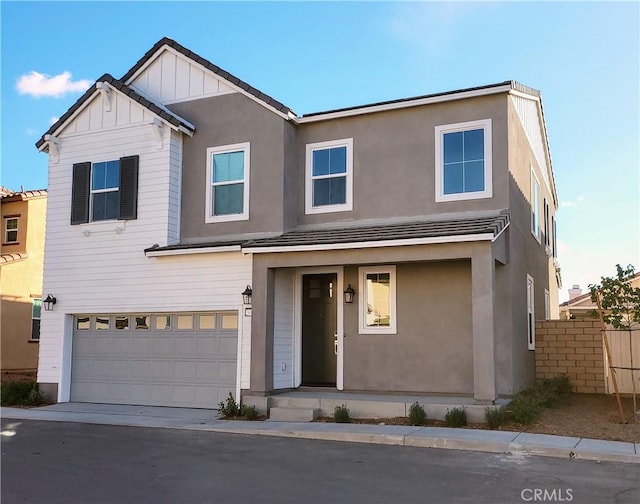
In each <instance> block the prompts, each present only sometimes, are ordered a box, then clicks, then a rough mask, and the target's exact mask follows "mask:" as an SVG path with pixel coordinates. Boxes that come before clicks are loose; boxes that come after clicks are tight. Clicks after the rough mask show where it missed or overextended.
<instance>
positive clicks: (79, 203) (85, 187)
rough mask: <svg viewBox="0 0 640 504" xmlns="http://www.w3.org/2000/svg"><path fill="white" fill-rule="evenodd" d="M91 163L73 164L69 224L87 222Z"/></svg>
mask: <svg viewBox="0 0 640 504" xmlns="http://www.w3.org/2000/svg"><path fill="white" fill-rule="evenodd" d="M90 174H91V163H77V164H74V165H73V187H72V189H71V224H72V225H75V224H85V223H87V222H89V188H90V180H91V177H90Z"/></svg>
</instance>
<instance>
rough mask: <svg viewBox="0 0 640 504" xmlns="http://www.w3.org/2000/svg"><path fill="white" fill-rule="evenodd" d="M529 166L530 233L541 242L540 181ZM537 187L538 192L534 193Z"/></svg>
mask: <svg viewBox="0 0 640 504" xmlns="http://www.w3.org/2000/svg"><path fill="white" fill-rule="evenodd" d="M530 168H531V194H530V196H531V201H530V203H531V234H532V235H533V236H534V238H535V239H536V240H537V241H538V243H542V241H541V240H542V239H541V237H540V235H541V230H540V181H539V180H538V177H536V174H535V173H534V171H533V166H531V167H530ZM536 187H537V188H538V194H536V191H535V188H536Z"/></svg>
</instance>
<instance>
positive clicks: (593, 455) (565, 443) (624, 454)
mask: <svg viewBox="0 0 640 504" xmlns="http://www.w3.org/2000/svg"><path fill="white" fill-rule="evenodd" d="M0 417H2V418H3V419H15V420H43V421H55V422H80V423H92V424H103V425H123V426H131V427H161V428H165V429H185V430H199V431H207V432H222V433H226V434H245V435H247V434H248V435H259V436H281V437H295V438H302V439H322V440H330V441H346V442H355V443H374V444H387V445H400V446H414V447H422V448H448V449H457V450H471V451H482V452H492V453H513V454H528V455H542V456H547V457H563V458H575V459H583V460H599V461H610V462H628V463H636V464H640V442H638V443H628V442H620V441H603V440H597V439H581V438H574V437H563V436H549V435H544V434H528V433H524V432H510V431H490V430H480V429H452V428H442V427H410V426H401V425H371V424H336V423H321V422H311V423H307V422H273V421H264V422H247V421H230V420H220V419H218V412H217V411H216V410H203V409H189V408H162V407H150V406H120V405H111V404H88V403H59V404H54V405H51V406H44V407H41V408H31V409H22V408H4V407H3V408H1V409H0Z"/></svg>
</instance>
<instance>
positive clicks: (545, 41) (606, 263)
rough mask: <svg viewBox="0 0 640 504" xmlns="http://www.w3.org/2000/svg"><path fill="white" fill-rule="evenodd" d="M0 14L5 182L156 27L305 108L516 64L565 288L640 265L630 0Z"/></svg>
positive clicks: (639, 9) (201, 5) (507, 70)
mask: <svg viewBox="0 0 640 504" xmlns="http://www.w3.org/2000/svg"><path fill="white" fill-rule="evenodd" d="M0 16H1V18H0V23H1V26H0V28H1V44H2V46H1V65H2V68H1V69H2V78H1V86H2V89H1V99H2V102H1V113H2V117H1V118H2V121H1V128H2V132H1V140H2V145H1V147H2V153H1V172H0V183H1V184H2V185H4V186H6V187H9V188H10V189H13V190H18V189H20V186H21V185H24V187H25V188H26V189H36V188H44V187H46V186H47V157H46V155H44V154H40V153H38V152H37V151H36V148H35V147H34V143H35V142H36V141H37V140H38V138H39V137H40V136H41V135H42V134H43V133H44V132H45V131H46V130H47V129H48V128H49V126H50V123H51V121H52V120H54V118H57V117H59V116H61V115H62V114H63V113H64V112H65V111H66V110H67V109H68V108H69V107H70V106H71V105H72V104H73V103H74V102H75V100H76V99H77V98H78V97H79V96H80V95H81V94H82V89H83V88H84V87H86V86H87V85H89V84H90V83H93V81H94V80H95V79H97V78H98V77H99V76H100V75H102V74H103V73H110V74H112V75H113V76H114V77H121V76H122V75H123V74H124V73H125V72H126V71H127V70H128V69H129V68H130V67H131V66H133V64H134V63H135V62H136V61H137V60H138V59H139V58H140V57H142V55H143V54H144V53H145V52H146V51H147V50H148V49H149V48H151V46H152V45H153V44H154V43H155V42H156V41H158V40H159V39H161V38H162V37H163V36H168V37H171V38H173V39H175V40H176V41H178V42H180V43H181V44H182V45H184V46H186V47H188V48H190V49H192V50H193V51H194V52H196V53H198V54H200V55H202V56H204V57H205V58H207V59H209V60H210V61H212V62H213V63H215V64H217V65H218V66H220V67H222V68H223V69H225V70H227V71H229V72H231V73H233V74H234V75H236V76H237V77H239V78H241V79H243V80H244V81H246V82H249V83H250V84H252V85H253V86H255V87H257V88H258V89H260V90H261V91H263V92H265V93H267V94H269V95H271V96H273V97H274V98H276V99H278V100H279V101H281V102H283V103H285V104H286V105H287V106H289V107H291V108H292V109H293V110H295V111H296V112H297V113H298V114H300V115H301V114H306V113H311V112H318V111H322V110H329V109H334V108H339V107H347V106H353V105H358V104H365V103H371V102H375V101H380V100H389V99H395V98H403V97H409V96H416V95H422V94H428V93H435V92H440V91H447V90H453V89H460V88H465V87H473V86H477V85H483V84H491V83H497V82H501V81H504V80H510V79H514V80H518V81H520V82H522V83H524V84H526V85H528V86H530V87H533V88H536V89H539V90H541V91H542V96H543V101H544V107H545V115H546V120H547V128H548V132H549V141H550V147H551V153H552V158H553V166H554V170H555V176H556V183H557V188H558V195H559V199H560V211H559V212H558V215H557V219H558V240H559V242H560V244H559V245H560V246H559V249H560V252H559V259H560V262H561V266H562V276H563V280H564V286H563V289H562V295H561V298H563V299H564V298H566V289H567V288H569V287H571V285H572V284H574V283H578V284H581V286H582V287H583V288H586V286H587V284H589V283H593V282H598V281H599V278H600V276H602V275H611V274H613V273H614V272H615V267H614V266H615V264H616V263H622V264H624V265H626V264H629V263H631V264H633V265H634V266H636V268H640V207H639V202H638V201H639V199H640V173H639V172H640V147H639V138H640V131H639V129H640V128H639V125H640V104H639V94H640V93H639V89H640V68H639V65H640V29H639V23H640V5H639V4H638V3H637V2H622V3H614V2H567V3H557V2H538V3H521V2H496V3H480V2H473V3H463V2H448V3H438V2H412V3H401V2H374V3H368V2H353V3H341V2H317V3H311V2H299V3H298V2H284V3H277V2H260V3H252V2H235V3H227V2H180V3H177V2H138V3H136V2H8V1H2V2H1V3H0ZM65 72H66V73H65ZM54 77H55V79H53V78H54ZM56 93H58V94H57V95H56V96H53V95H55V94H56ZM36 95H40V96H36Z"/></svg>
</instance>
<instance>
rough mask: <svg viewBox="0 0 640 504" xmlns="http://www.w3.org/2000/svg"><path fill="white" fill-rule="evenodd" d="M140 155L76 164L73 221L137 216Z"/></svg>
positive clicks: (128, 218)
mask: <svg viewBox="0 0 640 504" xmlns="http://www.w3.org/2000/svg"><path fill="white" fill-rule="evenodd" d="M137 213H138V156H129V157H123V158H120V159H119V160H115V161H101V162H98V163H90V162H86V163H77V164H74V165H73V188H72V193H71V224H73V225H75V224H86V223H87V222H99V221H106V220H116V219H123V220H130V219H136V218H137Z"/></svg>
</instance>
